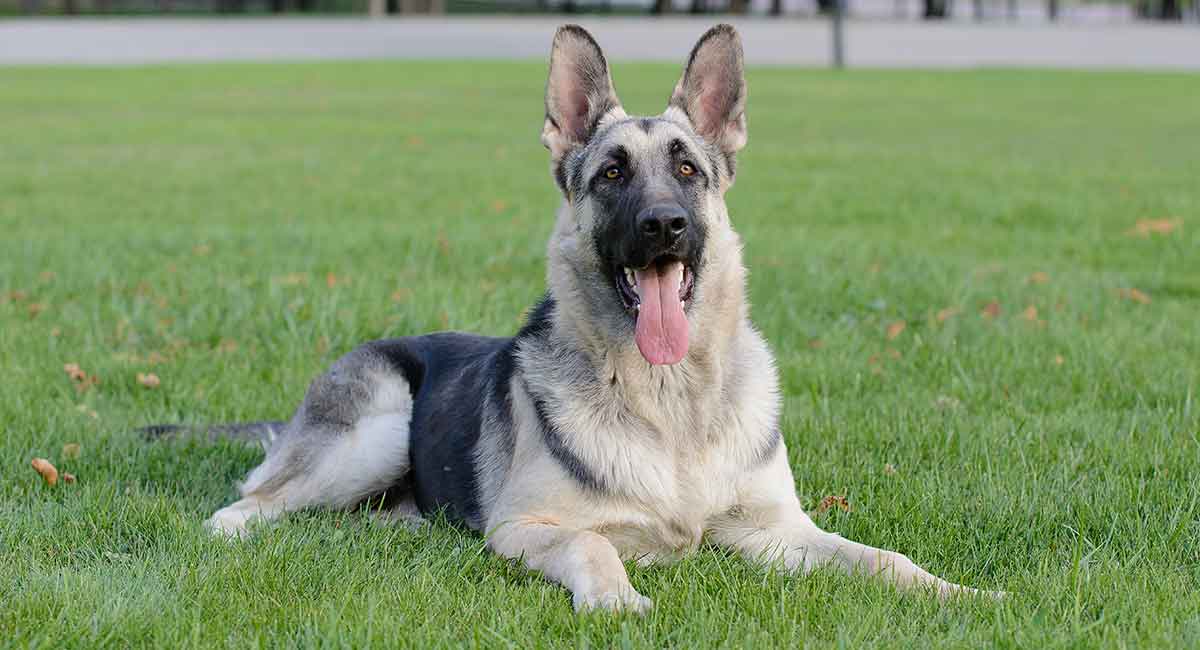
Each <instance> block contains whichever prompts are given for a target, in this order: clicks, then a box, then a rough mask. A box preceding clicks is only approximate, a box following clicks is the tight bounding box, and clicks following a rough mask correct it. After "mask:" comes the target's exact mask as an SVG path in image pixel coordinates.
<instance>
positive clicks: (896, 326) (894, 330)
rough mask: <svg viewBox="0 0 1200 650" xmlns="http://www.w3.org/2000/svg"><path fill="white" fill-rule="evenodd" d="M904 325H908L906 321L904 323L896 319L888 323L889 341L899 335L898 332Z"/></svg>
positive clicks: (902, 329) (901, 330)
mask: <svg viewBox="0 0 1200 650" xmlns="http://www.w3.org/2000/svg"><path fill="white" fill-rule="evenodd" d="M906 327H908V323H905V322H904V321H902V320H898V321H896V322H894V323H892V324H891V325H888V326H887V339H888V340H889V341H891V340H893V339H895V338H896V337H897V336H900V333H901V332H903V331H904V328H906Z"/></svg>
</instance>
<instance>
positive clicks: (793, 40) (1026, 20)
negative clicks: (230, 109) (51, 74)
mask: <svg viewBox="0 0 1200 650" xmlns="http://www.w3.org/2000/svg"><path fill="white" fill-rule="evenodd" d="M64 16H66V17H70V19H69V20H63V19H62V17H64ZM718 19H719V20H726V21H731V22H734V23H735V24H736V25H737V27H738V28H739V30H741V31H742V33H743V34H744V35H745V36H746V38H745V41H746V43H747V46H746V54H747V60H748V62H749V63H751V64H791V65H805V66H826V65H832V66H834V67H842V66H846V65H857V66H861V67H924V68H927V67H974V66H1009V67H1014V66H1015V67H1031V66H1032V67H1058V68H1063V67H1066V68H1082V67H1091V68H1097V67H1101V68H1154V69H1161V68H1175V69H1179V68H1183V69H1200V0H0V64H5V63H100V64H105V63H156V62H171V61H212V60H235V61H237V60H283V61H286V60H313V59H355V60H362V59H386V58H408V59H478V60H495V59H542V58H544V56H545V44H546V41H547V38H548V36H549V34H551V33H553V29H554V27H555V26H556V25H558V24H559V23H562V22H565V21H568V20H569V21H572V22H581V23H583V24H584V25H585V26H587V27H589V28H590V29H593V30H594V31H595V32H597V33H598V35H600V36H601V37H602V39H603V45H604V47H605V49H606V51H607V52H608V53H609V55H610V58H613V59H616V60H639V61H675V60H676V59H677V58H678V56H679V54H678V53H679V52H680V51H686V49H687V48H688V47H690V44H691V40H692V39H693V38H694V36H695V34H696V33H698V31H699V30H702V29H703V25H705V24H710V23H712V22H714V21H715V20H718Z"/></svg>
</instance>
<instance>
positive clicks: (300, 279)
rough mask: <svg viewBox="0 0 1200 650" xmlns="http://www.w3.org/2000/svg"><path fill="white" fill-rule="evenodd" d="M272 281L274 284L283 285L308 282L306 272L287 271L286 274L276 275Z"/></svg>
mask: <svg viewBox="0 0 1200 650" xmlns="http://www.w3.org/2000/svg"><path fill="white" fill-rule="evenodd" d="M273 281H274V282H275V284H280V285H283V286H285V287H295V286H299V285H302V284H308V274H307V273H288V274H287V275H280V276H276V277H275V278H273Z"/></svg>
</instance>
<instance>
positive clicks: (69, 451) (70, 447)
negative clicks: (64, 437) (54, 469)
mask: <svg viewBox="0 0 1200 650" xmlns="http://www.w3.org/2000/svg"><path fill="white" fill-rule="evenodd" d="M62 456H63V458H66V459H69V460H71V459H75V458H79V443H78V442H68V443H67V444H65V445H63V448H62Z"/></svg>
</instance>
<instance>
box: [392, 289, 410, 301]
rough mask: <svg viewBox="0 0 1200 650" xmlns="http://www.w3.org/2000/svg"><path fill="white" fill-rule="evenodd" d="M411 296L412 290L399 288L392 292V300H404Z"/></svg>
mask: <svg viewBox="0 0 1200 650" xmlns="http://www.w3.org/2000/svg"><path fill="white" fill-rule="evenodd" d="M411 297H412V290H411V289H405V288H400V289H396V290H395V291H393V292H392V302H404V301H406V300H408V299H409V298H411Z"/></svg>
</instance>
